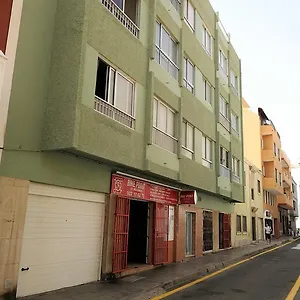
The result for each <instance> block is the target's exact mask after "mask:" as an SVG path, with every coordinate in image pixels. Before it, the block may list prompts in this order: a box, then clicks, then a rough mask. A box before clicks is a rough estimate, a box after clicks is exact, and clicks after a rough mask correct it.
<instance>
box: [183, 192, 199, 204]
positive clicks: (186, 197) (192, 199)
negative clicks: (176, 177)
mask: <svg viewBox="0 0 300 300" xmlns="http://www.w3.org/2000/svg"><path fill="white" fill-rule="evenodd" d="M197 201H198V196H197V192H196V191H181V192H180V204H197Z"/></svg>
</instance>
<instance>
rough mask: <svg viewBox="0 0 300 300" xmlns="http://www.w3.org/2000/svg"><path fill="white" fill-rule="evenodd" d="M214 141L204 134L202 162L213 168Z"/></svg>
mask: <svg viewBox="0 0 300 300" xmlns="http://www.w3.org/2000/svg"><path fill="white" fill-rule="evenodd" d="M212 151H213V142H212V140H211V139H209V138H208V137H206V136H202V164H203V165H204V166H205V167H207V168H210V169H211V168H212Z"/></svg>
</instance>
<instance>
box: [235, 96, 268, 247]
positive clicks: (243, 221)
mask: <svg viewBox="0 0 300 300" xmlns="http://www.w3.org/2000/svg"><path fill="white" fill-rule="evenodd" d="M243 136H244V160H245V162H244V171H245V203H242V204H235V206H234V219H235V226H234V227H233V231H232V236H233V245H234V246H235V247H239V246H242V245H245V244H249V243H251V242H252V241H259V240H263V239H264V225H263V223H264V221H263V218H264V211H263V193H262V170H261V142H260V141H261V138H260V119H259V116H258V115H257V112H256V111H253V110H252V109H251V108H250V107H249V105H248V103H247V102H246V101H245V100H244V99H243Z"/></svg>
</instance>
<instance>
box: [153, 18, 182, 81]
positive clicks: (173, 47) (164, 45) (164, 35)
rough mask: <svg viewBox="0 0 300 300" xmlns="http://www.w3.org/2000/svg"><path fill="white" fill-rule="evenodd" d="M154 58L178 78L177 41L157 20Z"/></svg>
mask: <svg viewBox="0 0 300 300" xmlns="http://www.w3.org/2000/svg"><path fill="white" fill-rule="evenodd" d="M155 60H156V61H157V62H158V63H159V64H160V65H161V66H162V67H163V68H164V69H165V70H166V71H167V72H168V73H170V74H171V75H172V76H173V77H174V78H175V79H178V70H179V68H178V43H177V42H176V41H175V39H174V38H173V37H172V36H171V34H170V33H169V32H168V31H167V30H166V28H165V27H164V26H163V25H162V24H161V23H160V22H158V21H156V39H155Z"/></svg>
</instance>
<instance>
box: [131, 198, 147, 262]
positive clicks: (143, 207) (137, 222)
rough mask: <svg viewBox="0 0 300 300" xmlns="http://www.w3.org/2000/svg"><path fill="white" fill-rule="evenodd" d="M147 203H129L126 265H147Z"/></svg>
mask: <svg viewBox="0 0 300 300" xmlns="http://www.w3.org/2000/svg"><path fill="white" fill-rule="evenodd" d="M147 241H148V202H143V201H135V200H131V201H130V216H129V235H128V263H136V264H145V263H147V252H148V251H147Z"/></svg>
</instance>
